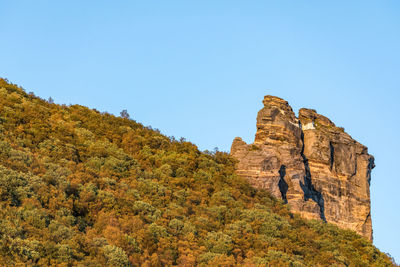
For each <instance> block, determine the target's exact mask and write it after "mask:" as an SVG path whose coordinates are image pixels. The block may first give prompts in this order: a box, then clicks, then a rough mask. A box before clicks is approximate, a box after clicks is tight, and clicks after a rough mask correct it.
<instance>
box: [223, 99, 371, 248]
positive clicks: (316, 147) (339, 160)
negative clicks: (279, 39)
mask: <svg viewBox="0 0 400 267" xmlns="http://www.w3.org/2000/svg"><path fill="white" fill-rule="evenodd" d="M263 104H264V107H263V108H262V109H261V110H260V111H259V112H258V115H257V133H256V136H255V140H254V143H253V144H250V145H248V144H246V143H245V142H244V141H243V140H242V139H241V138H239V137H237V138H235V140H234V141H233V143H232V147H231V155H232V156H233V157H234V158H236V159H237V160H238V163H237V165H236V172H237V173H238V174H239V175H240V176H243V177H245V178H247V179H248V180H249V182H250V183H251V184H252V185H253V186H254V187H257V188H263V189H266V190H268V191H270V192H271V194H272V195H274V196H275V197H277V198H280V199H282V200H283V201H285V202H286V203H288V204H289V206H290V208H291V210H293V211H294V212H297V213H300V215H302V216H303V217H305V218H308V219H321V220H324V221H327V222H330V223H334V224H337V225H338V226H339V227H342V228H347V229H351V230H354V231H356V232H358V233H359V234H361V235H363V236H365V237H366V238H368V239H370V240H372V224H371V216H370V194H369V181H370V179H371V170H372V168H374V166H375V165H374V158H373V157H372V156H371V155H369V154H368V150H367V148H366V147H365V146H363V145H361V144H360V143H358V142H357V141H355V140H353V139H352V138H351V136H350V135H348V134H347V133H345V132H344V129H343V128H339V127H336V126H335V124H334V123H333V122H331V121H330V120H329V119H328V118H326V117H324V116H322V115H320V114H318V113H317V112H316V111H315V110H312V109H300V111H299V118H297V117H296V115H295V114H294V112H293V110H292V108H291V107H290V106H289V104H288V102H287V101H285V100H283V99H281V98H278V97H274V96H269V95H267V96H265V97H264V100H263Z"/></svg>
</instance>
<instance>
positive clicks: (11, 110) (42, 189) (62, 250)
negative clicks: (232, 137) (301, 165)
mask: <svg viewBox="0 0 400 267" xmlns="http://www.w3.org/2000/svg"><path fill="white" fill-rule="evenodd" d="M0 205H1V208H0V213H1V216H0V262H1V263H2V264H1V265H5V266H15V265H17V266H25V264H26V265H28V266H55V265H57V266H170V265H181V266H194V265H197V266H236V265H239V266H266V265H267V266H391V265H392V262H391V260H390V258H389V257H388V256H386V255H385V254H384V253H381V252H380V251H379V250H378V249H377V248H375V247H374V246H373V245H372V244H371V243H370V242H369V241H368V240H366V239H364V238H363V237H361V236H359V235H358V234H356V233H354V232H352V231H348V230H341V229H339V228H337V227H336V226H333V225H330V224H325V223H322V222H320V221H306V220H303V219H301V218H300V217H299V216H298V215H294V214H292V213H290V211H289V210H288V208H287V207H286V206H285V205H284V204H283V203H282V202H281V201H278V200H276V199H274V198H272V197H271V196H270V195H269V194H268V193H267V192H266V191H262V190H256V189H254V188H252V187H251V186H250V185H249V184H248V183H247V182H246V181H245V180H243V179H241V178H239V177H237V176H236V175H235V174H234V161H233V159H232V158H231V157H230V156H229V155H228V154H226V153H223V152H218V151H215V152H212V153H211V152H209V153H204V152H201V151H199V150H198V148H197V147H196V146H195V145H193V144H192V143H190V142H186V141H185V140H179V141H178V140H175V139H174V138H171V137H167V136H164V135H162V134H161V133H160V132H159V131H156V130H152V129H151V128H149V127H144V126H143V125H141V124H139V123H137V122H135V121H134V120H132V119H129V118H128V116H127V114H124V116H123V117H115V116H113V115H110V114H108V113H101V112H98V111H96V110H92V109H88V108H86V107H83V106H80V105H70V106H66V105H57V104H53V103H52V101H45V100H43V99H40V98H38V97H36V96H34V94H32V93H29V94H28V93H26V92H25V91H24V90H23V89H21V88H20V87H18V86H16V85H13V84H10V83H9V82H7V81H6V80H3V79H1V80H0Z"/></svg>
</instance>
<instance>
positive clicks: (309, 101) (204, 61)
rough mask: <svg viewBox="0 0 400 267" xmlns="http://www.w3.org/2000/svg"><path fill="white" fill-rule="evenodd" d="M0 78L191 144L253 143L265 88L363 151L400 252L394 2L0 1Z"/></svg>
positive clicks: (380, 213) (377, 213)
mask: <svg viewBox="0 0 400 267" xmlns="http://www.w3.org/2000/svg"><path fill="white" fill-rule="evenodd" d="M0 32H1V35H2V37H1V42H0V76H1V77H6V78H8V79H9V80H10V81H11V82H13V83H17V84H19V85H21V86H23V87H24V88H26V90H27V91H33V92H34V93H35V94H36V95H39V96H41V97H43V98H48V97H49V96H51V97H52V98H54V99H55V102H56V103H66V104H70V103H72V104H75V103H79V104H82V105H86V106H89V107H92V108H96V109H98V110H100V111H108V112H110V113H114V114H119V112H120V111H121V110H122V109H128V112H129V113H130V114H131V117H133V118H134V119H135V120H137V121H139V122H142V123H143V124H145V125H151V126H152V127H154V128H159V129H160V130H161V131H162V132H163V133H165V134H167V135H174V136H175V137H178V138H179V137H181V136H182V137H185V138H187V139H188V140H189V141H192V142H194V143H195V144H197V145H198V146H199V148H200V149H202V150H205V149H209V150H211V149H213V148H214V147H219V148H220V150H225V151H229V149H230V144H231V142H232V140H233V138H234V137H235V136H241V137H243V138H244V139H245V140H246V141H248V142H251V141H253V138H254V134H255V130H256V128H255V118H256V114H257V111H258V110H259V109H260V108H261V107H262V104H261V100H262V98H263V96H264V95H266V94H272V95H276V96H280V97H282V98H284V99H286V100H288V101H289V103H290V104H291V105H292V107H293V108H294V110H295V111H297V110H298V109H299V108H301V107H308V108H314V109H317V111H318V112H319V113H321V114H323V115H326V116H328V117H329V118H331V119H332V120H333V121H334V122H335V123H336V124H337V125H338V126H342V127H344V128H345V129H346V131H347V132H348V133H350V134H351V135H352V136H353V137H354V138H355V139H356V140H358V141H360V142H361V143H363V144H364V145H366V146H368V147H369V151H370V153H372V154H373V155H374V156H375V158H376V165H377V167H376V168H375V169H374V171H373V177H372V184H371V197H372V220H373V228H374V243H375V245H376V246H377V247H378V248H380V249H381V250H382V251H384V252H388V253H390V254H391V255H392V256H394V257H395V258H396V260H397V261H400V244H399V242H400V241H399V240H400V231H399V229H398V227H399V225H400V224H399V222H400V212H399V206H400V193H399V191H400V179H399V178H400V177H399V176H400V174H399V173H400V170H399V169H398V168H397V167H398V166H399V154H400V141H399V140H400V136H399V133H400V119H399V115H400V114H398V106H399V97H400V2H399V1H396V0H393V1H385V0H382V1H366V0H363V1H329V3H328V1H261V0H260V1H233V0H227V1H222V0H221V1H173V0H171V1H150V0H146V1H71V0H69V1H40V0H36V1H31V0H26V1H23V0H19V1H11V0H10V1H7V0H5V1H0Z"/></svg>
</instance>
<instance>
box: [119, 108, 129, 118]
mask: <svg viewBox="0 0 400 267" xmlns="http://www.w3.org/2000/svg"><path fill="white" fill-rule="evenodd" d="M120 114H121V118H124V119H129V118H130V116H129V113H128V111H127V110H126V109H124V110H122V111H121V112H120Z"/></svg>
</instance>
